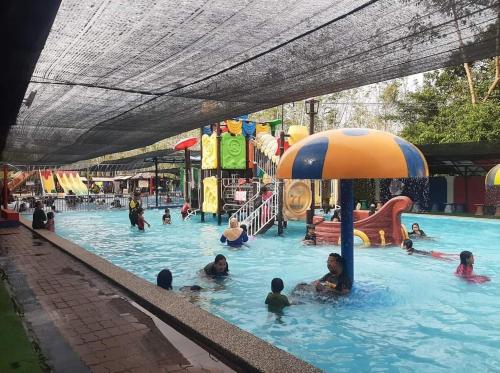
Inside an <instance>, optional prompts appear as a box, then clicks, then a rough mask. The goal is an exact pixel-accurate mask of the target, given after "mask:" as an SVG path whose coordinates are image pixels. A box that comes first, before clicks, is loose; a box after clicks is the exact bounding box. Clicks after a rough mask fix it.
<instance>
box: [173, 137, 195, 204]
mask: <svg viewBox="0 0 500 373" xmlns="http://www.w3.org/2000/svg"><path fill="white" fill-rule="evenodd" d="M197 142H198V139H197V138H196V137H188V138H187V139H183V140H180V141H179V142H178V143H177V144H175V146H174V150H184V162H185V163H184V164H185V167H186V169H185V172H184V200H185V201H186V202H189V188H188V183H189V169H190V168H191V162H190V161H191V160H190V155H189V148H190V147H192V146H193V145H195V144H196V143H197Z"/></svg>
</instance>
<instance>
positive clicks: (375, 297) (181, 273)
mask: <svg viewBox="0 0 500 373" xmlns="http://www.w3.org/2000/svg"><path fill="white" fill-rule="evenodd" d="M161 215H162V211H156V210H148V211H146V214H145V217H146V220H148V221H149V222H150V223H151V224H152V227H151V229H146V232H138V231H137V230H136V229H131V228H130V227H129V221H128V214H127V212H126V211H123V210H122V211H111V210H110V211H96V212H84V213H82V212H74V213H73V212H68V213H62V214H57V215H56V231H57V233H58V234H60V235H62V236H64V237H65V238H67V239H70V240H72V241H73V242H76V243H77V244H79V245H81V246H82V247H84V248H86V249H88V250H89V251H92V252H94V253H97V254H99V255H101V256H102V257H104V258H106V259H108V260H109V261H111V262H113V263H114V264H116V265H119V266H121V267H122V268H125V269H127V270H129V271H131V272H133V273H135V274H137V275H139V276H141V277H143V278H145V279H147V280H149V281H151V282H155V278H156V274H157V273H158V272H159V271H160V270H161V269H163V268H170V269H171V270H172V272H173V275H174V289H175V288H178V287H180V286H183V285H191V284H199V285H201V286H203V287H206V288H210V289H211V290H208V291H203V292H201V293H200V294H199V296H196V298H193V299H192V301H195V302H197V304H198V305H199V306H200V307H202V308H204V309H206V310H207V311H209V312H211V313H213V314H215V315H218V316H220V317H222V318H224V319H225V320H227V321H229V322H231V323H233V324H235V325H237V326H239V327H241V328H243V329H245V330H247V331H249V332H251V333H253V334H255V335H257V336H259V337H261V338H263V339H264V340H266V341H268V342H270V343H272V344H274V345H276V346H278V347H280V348H282V349H284V350H287V351H289V352H290V353H292V354H294V355H296V356H298V357H300V358H302V359H304V360H306V361H309V362H310V363H312V364H314V365H316V366H317V367H319V368H321V369H323V370H325V371H332V372H333V371H335V372H338V371H417V370H422V371H426V372H440V371H442V372H444V371H449V370H450V368H451V369H453V371H457V372H466V371H494V370H497V369H498V362H499V359H498V351H500V313H499V309H500V287H499V286H498V276H497V273H498V271H499V268H500V221H498V220H497V221H494V220H477V219H470V218H450V217H431V216H421V215H419V216H416V215H405V216H404V217H403V222H404V223H405V225H406V226H407V227H410V226H411V223H412V222H413V221H418V222H419V223H420V226H421V228H422V229H424V230H425V231H426V233H427V234H428V235H429V236H432V237H434V238H435V240H434V241H416V242H415V247H416V248H417V249H424V250H439V251H443V252H448V253H458V252H460V251H461V250H465V249H467V250H471V251H473V252H474V254H475V257H476V265H475V271H476V272H477V273H480V274H484V275H488V276H490V277H492V282H490V283H486V284H482V285H475V284H469V283H466V282H464V281H462V280H460V279H458V278H456V277H455V276H454V275H453V271H454V270H455V268H456V266H457V264H458V262H457V261H453V262H449V263H448V262H442V261H438V260H435V259H431V258H427V257H418V256H408V255H406V254H405V252H404V251H402V250H400V249H396V248H386V249H370V248H368V249H365V248H358V249H356V250H355V278H356V283H355V287H354V289H353V291H352V293H351V295H350V296H348V297H344V298H342V299H340V300H338V301H336V302H330V303H318V302H313V301H311V300H307V299H305V300H304V304H301V305H296V306H292V307H288V308H286V309H285V310H284V313H283V315H281V316H277V315H275V314H272V313H269V312H267V308H266V307H265V305H264V299H265V297H266V295H267V293H268V292H269V291H270V290H269V288H270V282H271V279H272V278H273V277H281V278H282V279H283V280H284V282H285V290H284V293H285V294H289V292H290V291H291V290H292V288H293V287H294V285H295V284H297V283H299V282H304V281H312V280H315V279H317V278H319V277H320V276H322V275H323V274H325V273H326V272H327V269H326V259H327V256H328V253H330V252H332V251H335V252H339V251H340V248H339V247H336V246H318V247H308V246H302V245H301V244H300V240H301V239H302V237H303V235H304V224H303V223H292V224H290V225H289V228H288V229H287V231H286V236H285V237H277V236H275V234H274V232H269V233H268V234H266V235H265V236H262V237H258V238H257V239H255V240H252V241H250V242H249V246H250V247H244V248H242V249H231V248H228V247H227V246H223V245H221V244H220V243H219V237H220V233H221V231H222V230H223V229H224V227H217V226H216V225H215V224H214V223H215V222H214V221H211V217H210V218H208V220H209V222H207V223H200V222H199V218H194V219H193V220H192V221H188V222H182V221H180V218H179V214H178V211H172V216H173V224H172V225H165V226H164V225H162V224H161ZM210 221H211V222H210ZM217 253H222V254H224V255H225V256H226V257H227V258H228V262H229V269H230V273H231V276H230V278H228V279H226V280H224V281H222V282H209V281H208V280H206V279H204V278H203V277H200V276H199V275H198V273H197V270H198V269H201V268H202V267H203V266H204V265H205V264H207V263H208V262H210V261H211V260H213V258H214V256H215V255H216V254H217Z"/></svg>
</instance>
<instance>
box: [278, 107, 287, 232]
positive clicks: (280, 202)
mask: <svg viewBox="0 0 500 373" xmlns="http://www.w3.org/2000/svg"><path fill="white" fill-rule="evenodd" d="M282 108H283V105H282ZM279 150H280V159H281V157H282V156H283V153H284V152H285V132H284V131H283V130H281V131H280V148H279ZM277 183H278V185H277V186H278V235H280V236H281V235H283V187H284V185H283V180H279V179H278V180H277Z"/></svg>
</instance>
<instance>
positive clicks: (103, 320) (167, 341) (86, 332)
mask: <svg viewBox="0 0 500 373" xmlns="http://www.w3.org/2000/svg"><path fill="white" fill-rule="evenodd" d="M21 222H22V223H23V224H24V225H26V226H27V227H29V225H30V224H31V222H29V221H27V220H25V219H21ZM27 227H18V228H8V229H2V231H3V233H4V234H2V235H0V267H2V268H3V269H4V271H5V272H6V274H7V276H8V278H9V283H10V284H11V287H12V288H13V292H14V294H15V295H16V297H18V294H19V299H20V303H21V305H22V306H23V307H24V308H25V319H26V321H27V322H28V324H30V326H31V327H32V329H33V331H34V334H35V335H36V336H38V334H37V330H36V326H37V322H38V323H39V324H40V325H41V326H42V331H43V328H45V329H46V331H49V332H48V335H49V336H52V337H51V338H46V339H47V340H45V341H44V340H43V338H40V345H41V346H42V351H43V352H44V353H45V354H47V353H48V354H49V355H50V356H49V357H48V358H49V363H52V365H54V366H60V367H66V368H65V369H64V371H67V370H68V369H69V370H71V371H72V372H73V371H75V372H76V371H88V370H89V369H90V370H92V371H103V372H107V371H110V372H111V371H113V372H114V371H117V372H118V371H130V372H132V371H137V372H139V371H141V372H144V371H155V372H167V371H168V372H170V371H184V372H198V371H199V372H207V371H213V372H215V371H217V372H224V371H231V370H236V371H245V372H247V371H265V372H284V371H286V372H316V371H319V369H317V368H315V367H313V366H311V365H309V364H308V363H306V362H304V361H302V360H300V359H298V358H296V357H294V356H293V355H290V354H288V353H287V352H285V351H283V350H280V349H278V348H276V347H274V346H272V345H271V344H269V343H267V342H264V341H263V340H261V339H259V338H257V337H255V336H253V335H252V334H250V333H247V332H245V331H243V330H241V329H239V328H238V327H236V326H234V325H231V324H229V323H227V322H226V321H224V320H222V319H220V318H218V317H216V316H214V315H212V314H210V313H208V312H206V311H204V310H202V309H200V308H199V307H197V306H195V305H194V304H192V303H190V302H188V301H187V300H186V299H185V298H183V297H181V296H179V295H177V294H175V293H174V292H167V291H165V290H163V289H161V288H159V287H157V286H155V285H153V284H151V283H149V282H147V281H146V280H143V279H141V278H139V277H137V276H135V275H133V274H132V273H130V272H128V271H126V270H124V269H122V268H119V267H117V266H115V265H113V264H111V263H109V262H108V261H106V260H105V259H103V258H101V257H99V256H97V255H95V254H92V253H90V252H88V251H86V250H85V249H83V248H81V247H79V246H78V245H76V244H74V243H72V242H70V241H68V240H65V239H63V238H61V237H59V236H57V235H56V234H54V233H51V232H48V231H37V232H36V235H34V234H33V233H32V232H31V231H30V229H29V228H27ZM6 233H8V234H6ZM67 254H69V255H67ZM23 299H25V302H24V303H23ZM31 311H32V313H33V314H32V315H30V312H31ZM36 315H38V316H36ZM30 317H32V320H30ZM37 317H38V318H39V319H41V320H37ZM167 324H168V325H167ZM172 328H173V329H172ZM174 329H175V330H174ZM39 332H40V331H39ZM178 332H180V333H182V334H183V335H184V336H187V337H188V338H189V340H188V339H186V338H185V337H182V336H181V335H180V334H179V333H178ZM42 335H43V333H42ZM54 341H58V343H59V345H58V346H54V347H53V348H54V349H55V350H54V351H62V353H55V354H53V353H52V354H51V351H50V348H49V349H48V352H47V351H44V350H43V347H44V346H49V347H50V346H51V342H52V343H53V342H54ZM193 342H195V343H196V344H197V345H196V344H194V343H193ZM52 355H54V356H52ZM63 356H64V358H63ZM212 356H215V357H217V358H218V359H219V360H222V361H223V362H224V363H225V364H223V363H221V362H218V361H214V359H212ZM51 359H52V360H51ZM215 360H216V359H215ZM58 370H61V369H58ZM69 370H68V371H69Z"/></svg>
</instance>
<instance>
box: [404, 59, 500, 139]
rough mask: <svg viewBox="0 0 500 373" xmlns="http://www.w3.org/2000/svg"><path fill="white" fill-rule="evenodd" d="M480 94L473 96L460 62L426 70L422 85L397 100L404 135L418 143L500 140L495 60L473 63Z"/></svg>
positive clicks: (499, 106)
mask: <svg viewBox="0 0 500 373" xmlns="http://www.w3.org/2000/svg"><path fill="white" fill-rule="evenodd" d="M471 72H472V74H473V75H474V77H475V82H474V87H475V92H476V95H477V97H486V94H487V92H489V91H490V93H489V94H488V96H489V97H488V100H481V101H476V103H473V102H471V100H470V85H469V80H468V76H467V74H466V72H465V71H464V69H463V68H462V67H461V66H458V67H452V68H446V69H443V70H438V71H433V72H430V73H427V74H424V82H423V85H422V87H421V88H420V89H418V90H417V91H415V92H411V93H409V94H407V95H406V96H405V97H404V98H402V99H401V100H399V101H398V102H397V109H398V110H397V111H398V119H399V121H400V122H401V123H402V125H403V131H402V133H401V134H402V136H403V137H405V138H406V139H408V140H409V141H411V142H415V143H443V142H447V143H452V142H469V141H471V142H473V141H500V95H498V94H495V92H493V90H491V89H490V88H491V86H492V85H491V81H492V76H495V73H496V60H494V59H490V60H486V61H479V62H476V63H474V64H471Z"/></svg>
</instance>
